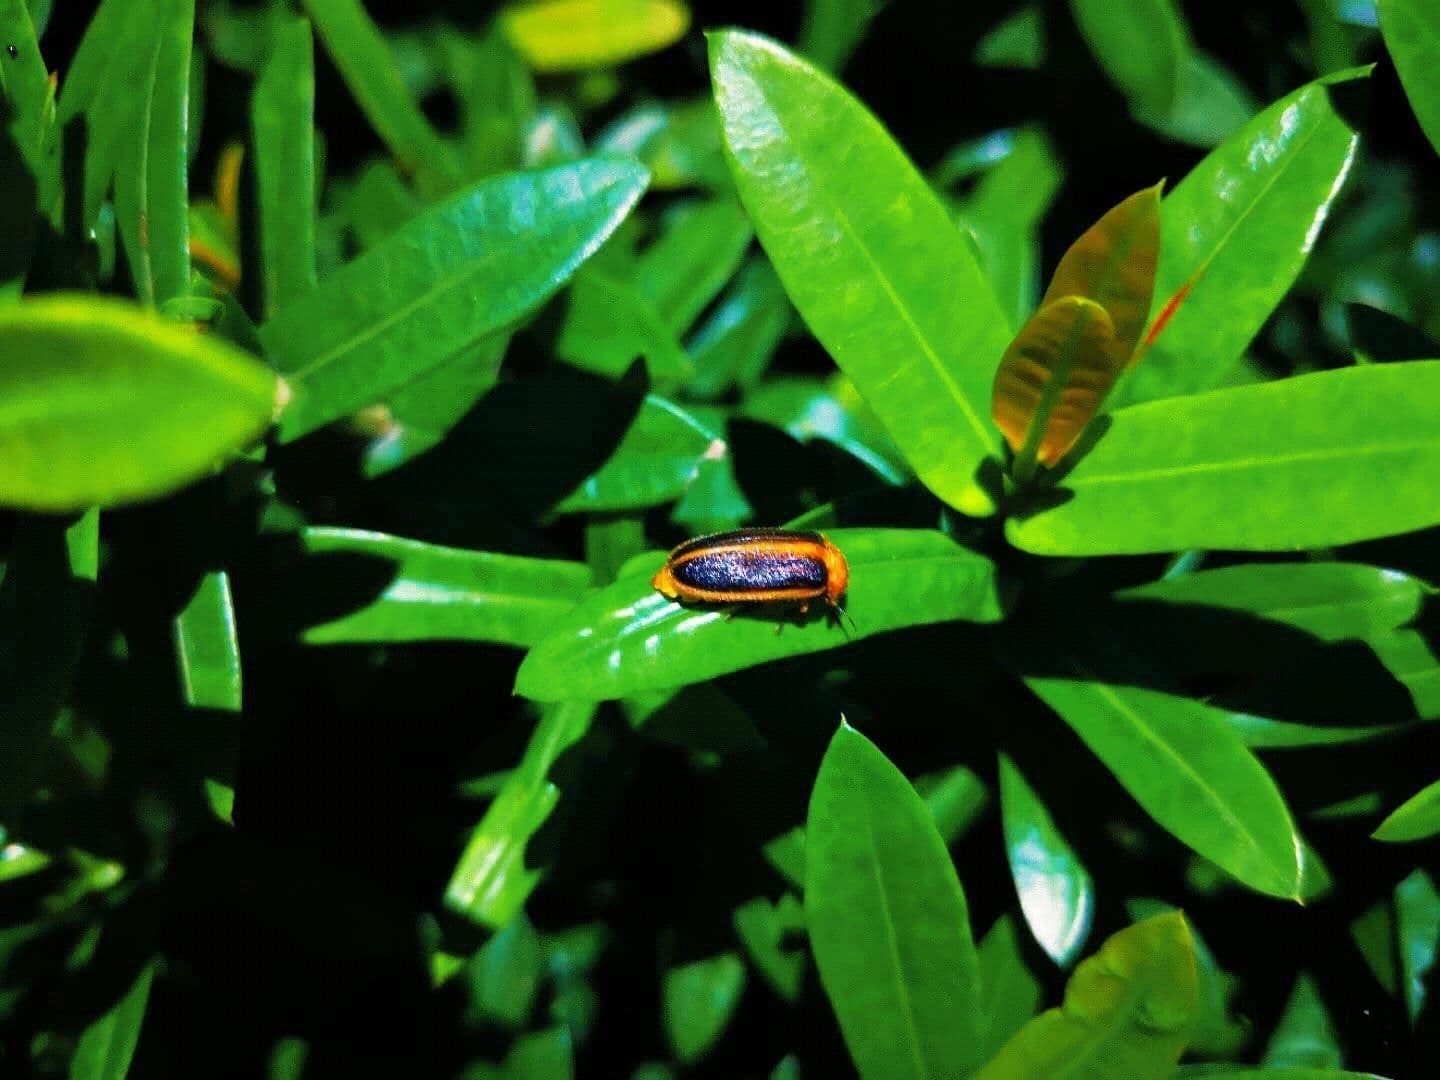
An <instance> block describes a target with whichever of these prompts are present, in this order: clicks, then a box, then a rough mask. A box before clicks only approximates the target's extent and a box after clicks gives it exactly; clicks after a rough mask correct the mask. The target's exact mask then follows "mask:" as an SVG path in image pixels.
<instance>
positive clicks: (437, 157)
mask: <svg viewBox="0 0 1440 1080" xmlns="http://www.w3.org/2000/svg"><path fill="white" fill-rule="evenodd" d="M304 8H305V11H306V12H307V13H308V14H309V16H310V18H311V20H312V21H313V22H314V23H315V29H316V31H317V32H318V33H319V34H320V40H321V42H323V43H324V45H325V51H326V52H328V53H329V54H330V59H332V60H333V61H335V66H336V67H337V68H339V69H340V74H341V77H343V78H344V80H345V85H346V87H348V88H349V90H350V93H351V94H352V95H354V98H355V101H356V103H357V104H358V105H359V106H360V110H361V112H363V113H364V114H365V118H366V119H367V120H369V121H370V124H371V126H372V127H373V128H374V129H375V131H376V133H377V134H378V135H379V136H380V138H381V139H383V140H384V142H385V145H386V146H387V147H389V148H390V152H391V153H392V154H394V155H395V160H396V163H397V164H398V165H399V166H400V171H401V172H403V173H405V174H407V175H410V174H413V175H415V176H416V178H417V180H418V181H419V183H420V184H421V186H422V188H423V189H424V190H425V191H426V192H427V193H429V194H430V195H432V196H434V195H440V194H443V193H445V192H447V191H450V190H452V189H453V188H455V187H457V186H458V185H459V183H460V181H461V179H462V178H461V176H460V170H459V167H458V166H457V164H456V161H455V154H454V151H453V150H452V149H451V148H450V147H449V146H448V145H446V143H445V142H444V140H443V139H441V138H440V136H439V135H438V134H436V132H435V129H434V128H433V127H431V126H430V122H429V121H428V120H426V119H425V114H424V113H422V112H421V111H420V106H419V105H418V104H416V102H415V99H414V97H412V96H411V93H410V90H409V88H408V87H406V85H405V82H404V78H403V77H402V75H401V74H400V69H399V67H398V66H397V65H396V62H395V56H394V54H393V53H392V52H391V51H390V47H389V45H387V44H386V42H385V38H384V37H383V36H382V35H381V32H380V28H379V27H377V26H376V25H375V23H374V22H372V21H371V19H370V17H369V16H368V15H367V14H365V9H364V7H363V6H362V5H361V4H360V0H304Z"/></svg>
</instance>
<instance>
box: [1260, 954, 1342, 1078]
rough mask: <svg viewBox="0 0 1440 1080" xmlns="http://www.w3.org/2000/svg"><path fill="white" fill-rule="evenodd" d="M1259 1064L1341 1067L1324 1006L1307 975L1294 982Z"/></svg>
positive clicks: (1302, 974)
mask: <svg viewBox="0 0 1440 1080" xmlns="http://www.w3.org/2000/svg"><path fill="white" fill-rule="evenodd" d="M1262 1060H1263V1064H1265V1065H1267V1066H1270V1065H1279V1066H1289V1065H1296V1066H1304V1067H1307V1068H1317V1069H1338V1068H1339V1067H1340V1066H1341V1065H1343V1064H1344V1062H1343V1061H1342V1060H1341V1057H1340V1046H1339V1044H1338V1043H1337V1042H1336V1041H1335V1030H1334V1027H1333V1025H1332V1024H1331V1022H1330V1017H1329V1015H1328V1014H1327V1013H1326V1011H1325V1003H1324V1002H1323V1001H1321V1000H1320V993H1319V991H1318V990H1316V988H1315V983H1314V981H1313V980H1312V979H1311V978H1310V976H1309V974H1308V973H1306V972H1303V971H1302V972H1301V973H1300V977H1299V978H1298V979H1296V980H1295V989H1294V990H1292V991H1291V992H1290V1001H1289V1003H1288V1004H1287V1005H1286V1006H1285V1011H1284V1012H1283V1013H1282V1014H1281V1015H1280V1020H1279V1022H1278V1023H1277V1024H1276V1025H1275V1031H1274V1033H1273V1034H1272V1035H1271V1036H1270V1042H1269V1043H1268V1044H1267V1045H1266V1047H1265V1056H1264V1058H1263V1059H1262Z"/></svg>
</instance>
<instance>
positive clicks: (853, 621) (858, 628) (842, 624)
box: [835, 604, 860, 634]
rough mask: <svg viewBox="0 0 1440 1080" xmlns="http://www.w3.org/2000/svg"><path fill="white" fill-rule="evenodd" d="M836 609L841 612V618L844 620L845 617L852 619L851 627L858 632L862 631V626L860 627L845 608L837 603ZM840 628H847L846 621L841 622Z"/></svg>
mask: <svg viewBox="0 0 1440 1080" xmlns="http://www.w3.org/2000/svg"><path fill="white" fill-rule="evenodd" d="M835 610H836V611H837V612H838V613H839V615H840V618H841V619H842V620H843V619H850V629H852V630H854V631H855V632H856V633H857V634H858V633H859V632H860V627H858V626H856V625H855V620H854V619H853V618H850V616H849V615H848V614H846V612H845V609H844V608H842V607H841V606H840V605H839V604H836V605H835ZM840 629H841V630H844V629H845V623H844V622H841V623H840Z"/></svg>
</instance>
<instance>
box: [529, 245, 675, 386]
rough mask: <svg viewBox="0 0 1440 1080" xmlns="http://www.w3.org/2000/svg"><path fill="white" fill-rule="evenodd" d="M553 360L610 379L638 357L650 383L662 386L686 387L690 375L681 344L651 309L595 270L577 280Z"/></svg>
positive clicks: (624, 284) (618, 282)
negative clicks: (567, 363)
mask: <svg viewBox="0 0 1440 1080" xmlns="http://www.w3.org/2000/svg"><path fill="white" fill-rule="evenodd" d="M555 355H557V356H559V357H560V358H561V359H563V360H568V361H569V362H570V363H571V364H573V365H574V366H575V367H577V368H580V369H581V370H582V371H593V372H595V374H597V375H604V376H606V377H607V378H611V379H618V378H619V377H620V376H621V375H623V374H624V373H625V372H626V371H627V370H628V369H629V367H630V364H631V362H632V361H633V360H634V359H635V357H637V356H642V357H644V358H645V360H646V366H647V369H648V371H649V374H650V379H651V381H652V382H654V383H658V384H660V385H661V386H671V385H674V384H683V383H685V382H688V381H689V379H690V375H691V372H692V370H693V368H692V366H691V363H690V357H688V356H687V355H685V350H684V349H683V348H682V347H681V345H680V340H679V338H677V337H676V336H675V332H674V331H672V330H670V329H669V328H668V327H667V326H666V325H665V320H664V319H662V318H661V317H660V313H659V312H658V311H657V310H656V309H655V306H654V304H652V303H651V302H650V301H649V300H647V299H646V298H645V297H644V296H643V295H641V293H640V291H639V290H638V289H637V288H635V287H634V286H633V285H631V284H629V283H628V282H626V281H623V280H621V279H620V278H617V277H613V276H612V275H610V274H607V273H606V272H605V271H604V270H602V269H600V268H599V267H598V266H586V267H582V268H581V270H580V272H579V273H578V274H576V275H575V282H574V284H573V285H571V287H570V296H569V307H568V308H567V310H566V312H565V323H564V325H563V326H562V327H561V328H560V336H559V337H558V338H557V339H556V341H555Z"/></svg>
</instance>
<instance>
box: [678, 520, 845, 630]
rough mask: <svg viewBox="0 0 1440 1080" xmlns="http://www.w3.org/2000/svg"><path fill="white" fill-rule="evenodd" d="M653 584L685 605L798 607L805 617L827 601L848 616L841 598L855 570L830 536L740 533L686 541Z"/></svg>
mask: <svg viewBox="0 0 1440 1080" xmlns="http://www.w3.org/2000/svg"><path fill="white" fill-rule="evenodd" d="M650 584H651V585H653V586H654V587H655V588H656V589H657V590H659V592H660V593H661V595H663V596H665V597H668V598H669V599H671V600H678V601H680V602H681V603H702V604H737V605H759V604H772V603H787V602H795V603H798V605H799V609H800V614H801V615H804V614H805V613H806V612H807V611H809V610H810V605H811V603H813V602H814V601H817V600H823V601H824V602H825V603H826V604H828V605H829V606H830V608H831V609H832V610H833V611H835V612H837V613H839V614H841V615H843V614H844V611H843V610H841V608H840V598H841V597H842V596H844V595H845V590H846V588H847V587H848V586H849V584H850V567H849V564H848V563H846V561H845V556H844V555H843V554H842V553H841V551H840V549H839V548H838V547H836V546H835V545H834V544H833V543H831V541H830V539H829V537H827V536H825V534H824V533H818V532H795V531H791V530H788V529H737V530H735V531H734V532H723V533H712V534H710V535H709V536H697V537H696V538H695V539H693V540H687V541H685V543H683V544H681V545H680V546H679V547H677V548H676V549H675V550H674V551H672V552H670V557H669V558H668V559H666V560H665V565H664V566H662V567H661V568H660V570H659V572H658V573H657V574H656V575H655V576H654V577H653V578H651V579H650Z"/></svg>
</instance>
